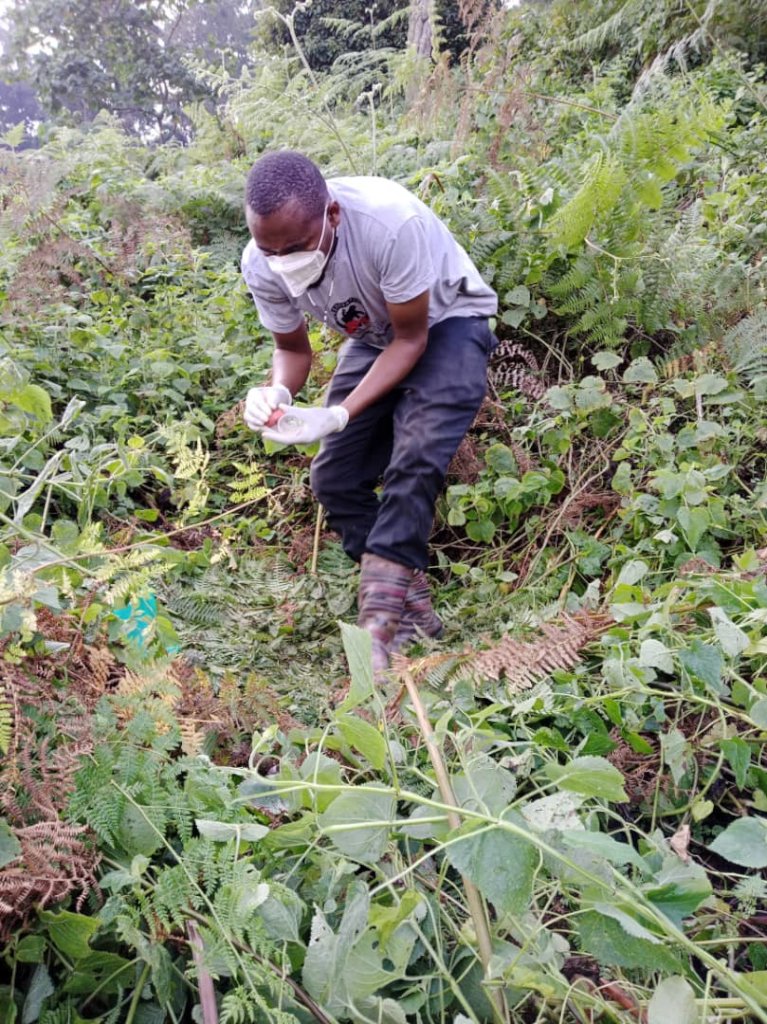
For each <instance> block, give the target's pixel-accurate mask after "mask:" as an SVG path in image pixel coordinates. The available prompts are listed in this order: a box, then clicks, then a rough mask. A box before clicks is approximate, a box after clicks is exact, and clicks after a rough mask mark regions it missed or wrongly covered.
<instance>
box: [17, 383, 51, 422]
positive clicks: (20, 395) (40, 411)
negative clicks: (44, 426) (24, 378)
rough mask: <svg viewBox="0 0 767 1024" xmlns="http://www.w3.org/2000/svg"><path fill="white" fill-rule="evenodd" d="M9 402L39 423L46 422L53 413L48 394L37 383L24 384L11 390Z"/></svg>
mask: <svg viewBox="0 0 767 1024" xmlns="http://www.w3.org/2000/svg"><path fill="white" fill-rule="evenodd" d="M10 402H11V404H12V405H16V406H18V408H19V409H22V410H23V411H24V412H26V413H29V415H30V416H34V418H35V419H36V420H40V422H41V423H47V422H48V420H49V419H51V417H52V415H53V412H52V410H51V398H50V395H49V394H48V392H47V391H44V390H43V388H41V387H40V386H39V385H38V384H25V385H24V387H23V388H19V390H18V391H12V392H11V394H10Z"/></svg>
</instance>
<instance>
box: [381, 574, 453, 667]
mask: <svg viewBox="0 0 767 1024" xmlns="http://www.w3.org/2000/svg"><path fill="white" fill-rule="evenodd" d="M443 631H444V630H443V626H442V620H441V619H440V617H439V616H438V615H437V613H436V612H435V611H434V609H433V608H432V604H431V591H430V588H429V580H428V578H427V576H426V573H425V572H424V571H423V570H422V569H416V570H415V572H414V573H413V578H412V580H411V581H410V586H409V587H408V591H407V597H406V598H405V609H404V611H403V613H402V617H401V619H400V624H399V628H398V630H397V632H396V633H395V635H394V640H393V641H392V643H391V646H390V647H389V650H390V651H398V650H400V648H402V647H404V645H405V644H407V643H409V642H410V641H411V640H415V639H417V638H418V637H419V636H429V637H438V636H441V635H442V633H443Z"/></svg>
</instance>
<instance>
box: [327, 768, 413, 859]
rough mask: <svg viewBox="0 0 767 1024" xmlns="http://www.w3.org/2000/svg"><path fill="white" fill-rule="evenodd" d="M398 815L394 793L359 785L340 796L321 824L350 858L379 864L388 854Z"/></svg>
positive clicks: (332, 840) (334, 843) (333, 841)
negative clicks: (395, 816) (393, 822)
mask: <svg viewBox="0 0 767 1024" xmlns="http://www.w3.org/2000/svg"><path fill="white" fill-rule="evenodd" d="M394 814H395V801H394V797H393V796H392V795H391V794H390V793H382V792H381V791H380V790H376V789H373V788H371V787H369V786H356V787H355V788H353V789H349V790H347V791H346V792H344V793H342V794H341V795H340V796H338V797H336V799H335V800H334V801H333V803H332V804H331V805H330V807H329V808H328V810H327V811H325V812H324V813H323V814H321V815H320V816H319V825H320V828H321V829H322V831H323V832H324V833H325V834H326V835H327V836H328V838H329V839H330V841H331V843H332V844H333V845H334V846H335V847H336V849H338V850H340V851H341V853H343V854H344V856H346V857H351V858H352V859H353V860H358V861H362V863H363V864H375V862H376V861H378V860H380V859H381V857H382V856H383V855H384V852H385V850H386V847H387V845H388V843H389V832H390V830H391V828H392V819H393V818H394Z"/></svg>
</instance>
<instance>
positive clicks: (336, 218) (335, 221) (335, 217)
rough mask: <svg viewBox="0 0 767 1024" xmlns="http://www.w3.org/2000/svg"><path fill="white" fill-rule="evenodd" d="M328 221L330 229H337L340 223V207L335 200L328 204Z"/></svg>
mask: <svg viewBox="0 0 767 1024" xmlns="http://www.w3.org/2000/svg"><path fill="white" fill-rule="evenodd" d="M328 221H329V223H330V226H331V228H337V227H338V225H339V224H340V223H341V205H340V203H339V202H338V200H337V199H334V200H333V202H332V203H329V204H328Z"/></svg>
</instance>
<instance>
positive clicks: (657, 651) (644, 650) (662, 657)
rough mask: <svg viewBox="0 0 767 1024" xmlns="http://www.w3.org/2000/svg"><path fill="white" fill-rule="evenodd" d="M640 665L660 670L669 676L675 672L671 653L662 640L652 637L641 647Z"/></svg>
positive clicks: (644, 641) (643, 642)
mask: <svg viewBox="0 0 767 1024" xmlns="http://www.w3.org/2000/svg"><path fill="white" fill-rule="evenodd" d="M639 664H640V665H647V666H649V667H650V668H657V669H660V671H661V672H666V673H668V674H669V675H671V673H672V672H673V671H674V658H673V655H672V654H671V651H670V650H669V649H668V647H666V645H665V644H664V643H661V641H660V640H654V639H653V638H652V637H651V638H649V639H648V640H643V641H642V643H641V645H640V647H639Z"/></svg>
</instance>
